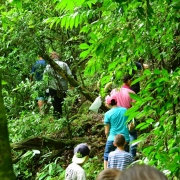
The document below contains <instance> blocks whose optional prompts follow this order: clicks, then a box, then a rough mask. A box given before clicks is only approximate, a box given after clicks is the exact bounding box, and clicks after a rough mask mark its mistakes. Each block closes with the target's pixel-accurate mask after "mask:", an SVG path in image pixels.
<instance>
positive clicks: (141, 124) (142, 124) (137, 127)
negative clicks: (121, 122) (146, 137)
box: [136, 122, 146, 129]
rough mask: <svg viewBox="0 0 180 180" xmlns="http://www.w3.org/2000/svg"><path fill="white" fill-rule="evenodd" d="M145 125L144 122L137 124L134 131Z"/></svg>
mask: <svg viewBox="0 0 180 180" xmlns="http://www.w3.org/2000/svg"><path fill="white" fill-rule="evenodd" d="M145 124H146V123H145V122H142V123H140V124H138V125H137V126H136V129H139V128H140V127H142V126H144V125H145Z"/></svg>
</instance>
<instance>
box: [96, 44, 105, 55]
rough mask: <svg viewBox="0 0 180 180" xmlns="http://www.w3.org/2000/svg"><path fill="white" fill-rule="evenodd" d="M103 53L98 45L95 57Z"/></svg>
mask: <svg viewBox="0 0 180 180" xmlns="http://www.w3.org/2000/svg"><path fill="white" fill-rule="evenodd" d="M102 52H103V46H102V44H100V45H99V46H98V47H97V49H96V55H97V56H99V55H100V54H101V53H102Z"/></svg>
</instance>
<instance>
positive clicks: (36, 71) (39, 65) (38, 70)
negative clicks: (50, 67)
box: [31, 56, 46, 81]
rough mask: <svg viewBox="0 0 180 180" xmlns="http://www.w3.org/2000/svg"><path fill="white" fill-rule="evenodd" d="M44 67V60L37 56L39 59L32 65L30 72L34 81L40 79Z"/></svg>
mask: <svg viewBox="0 0 180 180" xmlns="http://www.w3.org/2000/svg"><path fill="white" fill-rule="evenodd" d="M45 67H46V61H45V60H44V59H43V58H42V57H41V56H39V60H38V61H36V63H35V64H34V65H33V66H32V70H31V73H32V74H33V75H34V79H35V80H36V81H41V80H42V79H43V72H44V69H45Z"/></svg>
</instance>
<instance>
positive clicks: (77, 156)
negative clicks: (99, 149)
mask: <svg viewBox="0 0 180 180" xmlns="http://www.w3.org/2000/svg"><path fill="white" fill-rule="evenodd" d="M89 152H90V149H89V147H88V146H87V144H86V143H81V144H78V145H77V146H76V147H75V148H74V156H73V159H72V162H73V163H76V164H79V165H83V164H84V163H86V162H87V160H88V158H89Z"/></svg>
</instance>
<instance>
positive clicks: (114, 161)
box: [108, 134, 134, 170]
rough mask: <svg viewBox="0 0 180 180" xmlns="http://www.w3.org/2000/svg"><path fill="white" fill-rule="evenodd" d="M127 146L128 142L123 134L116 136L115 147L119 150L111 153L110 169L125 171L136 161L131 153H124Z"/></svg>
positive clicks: (109, 157) (109, 158)
mask: <svg viewBox="0 0 180 180" xmlns="http://www.w3.org/2000/svg"><path fill="white" fill-rule="evenodd" d="M125 144H126V141H125V138H124V136H123V135H122V134H118V135H116V136H115V138H114V146H116V147H117V149H116V150H115V151H112V152H110V153H109V156H108V168H117V169H119V170H124V169H126V168H127V166H129V165H130V164H131V163H132V162H133V161H134V159H133V156H132V155H131V154H130V153H128V152H125V151H124V146H125Z"/></svg>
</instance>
